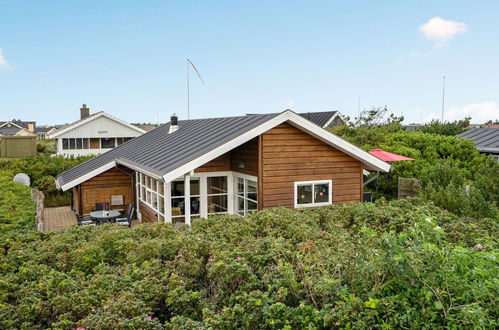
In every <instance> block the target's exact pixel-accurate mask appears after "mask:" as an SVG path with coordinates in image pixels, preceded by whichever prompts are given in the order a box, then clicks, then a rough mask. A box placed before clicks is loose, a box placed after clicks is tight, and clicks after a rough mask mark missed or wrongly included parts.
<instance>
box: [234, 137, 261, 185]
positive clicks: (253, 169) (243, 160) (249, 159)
mask: <svg viewBox="0 0 499 330" xmlns="http://www.w3.org/2000/svg"><path fill="white" fill-rule="evenodd" d="M230 158H231V168H232V171H234V172H239V173H244V174H248V175H253V176H258V138H254V139H252V140H250V141H248V142H246V143H244V144H242V145H240V146H239V147H237V148H235V149H233V150H232V151H231V152H230ZM242 164H244V168H240V165H242Z"/></svg>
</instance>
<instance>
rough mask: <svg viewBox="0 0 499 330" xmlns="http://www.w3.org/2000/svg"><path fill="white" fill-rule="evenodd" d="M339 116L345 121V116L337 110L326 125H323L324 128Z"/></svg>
mask: <svg viewBox="0 0 499 330" xmlns="http://www.w3.org/2000/svg"><path fill="white" fill-rule="evenodd" d="M337 117H339V118H340V119H341V120H342V121H343V122H345V119H344V118H343V116H342V115H341V114H340V112H339V111H336V112H335V113H334V114H333V115H332V116H331V118H329V119H328V121H327V122H326V123H325V124H324V126H322V127H323V128H327V127H328V126H329V125H331V123H332V122H333V121H334V120H335V119H336V118H337Z"/></svg>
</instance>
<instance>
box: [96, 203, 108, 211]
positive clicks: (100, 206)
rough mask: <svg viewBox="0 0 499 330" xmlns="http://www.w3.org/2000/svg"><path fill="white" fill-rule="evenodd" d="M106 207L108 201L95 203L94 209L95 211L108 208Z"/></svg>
mask: <svg viewBox="0 0 499 330" xmlns="http://www.w3.org/2000/svg"><path fill="white" fill-rule="evenodd" d="M108 209H109V203H107V202H100V203H95V210H96V211H103V210H108Z"/></svg>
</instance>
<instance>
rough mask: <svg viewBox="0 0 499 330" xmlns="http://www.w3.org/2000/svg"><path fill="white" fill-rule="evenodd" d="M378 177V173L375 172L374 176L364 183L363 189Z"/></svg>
mask: <svg viewBox="0 0 499 330" xmlns="http://www.w3.org/2000/svg"><path fill="white" fill-rule="evenodd" d="M378 177H379V171H376V175H375V176H373V177H372V178H370V179H369V180H367V181H366V182H364V187H365V186H367V185H368V184H369V183H371V182H373V181H374V180H376V179H377V178H378Z"/></svg>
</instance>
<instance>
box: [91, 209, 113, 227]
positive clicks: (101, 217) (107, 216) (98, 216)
mask: <svg viewBox="0 0 499 330" xmlns="http://www.w3.org/2000/svg"><path fill="white" fill-rule="evenodd" d="M90 216H91V217H92V219H93V220H95V221H96V222H97V224H98V225H102V224H103V223H106V222H112V221H114V219H115V218H117V217H119V216H120V212H118V211H106V210H102V211H94V212H90Z"/></svg>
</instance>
